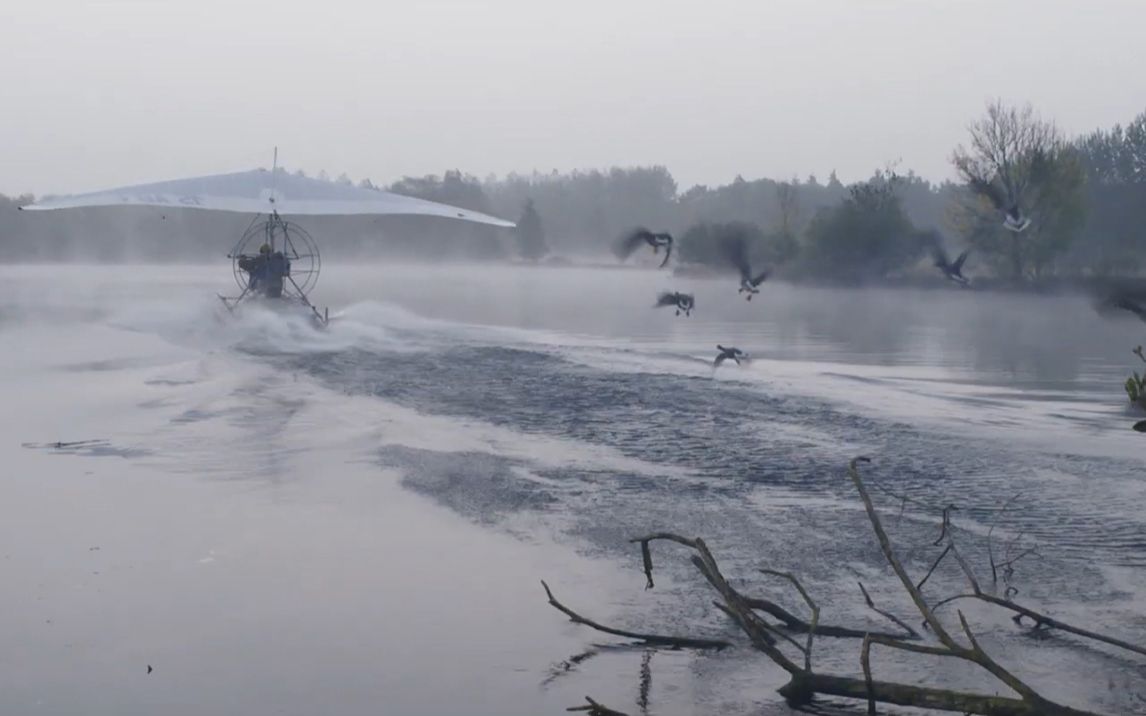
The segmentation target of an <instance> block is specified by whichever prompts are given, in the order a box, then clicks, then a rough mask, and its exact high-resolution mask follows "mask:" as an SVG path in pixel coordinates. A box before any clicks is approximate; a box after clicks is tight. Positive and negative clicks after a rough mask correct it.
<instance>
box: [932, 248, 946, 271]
mask: <svg viewBox="0 0 1146 716" xmlns="http://www.w3.org/2000/svg"><path fill="white" fill-rule="evenodd" d="M931 256H932V258H933V259H935V267H936V268H941V269H943V270H945V271H946V270H947V267H948V266H950V265H951V260H950V259H949V258H948V257H947V251H946V250H945V249H944V248H943V247H942V246H941V245H939V244H936V245H935V246H933V247H932V249H931Z"/></svg>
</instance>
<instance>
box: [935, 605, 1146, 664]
mask: <svg viewBox="0 0 1146 716" xmlns="http://www.w3.org/2000/svg"><path fill="white" fill-rule="evenodd" d="M963 599H977V600H978V601H981V602H986V603H987V604H994V605H995V606H997V607H1002V608H1003V609H1008V610H1010V611H1012V612H1014V613H1015V615H1014V616H1013V617H1011V621H1013V622H1014V623H1015V624H1018V625H1020V626H1021V625H1022V621H1023V617H1027V618H1028V619H1030V620H1031V621H1032V622H1034V628H1035V629H1040V628H1042V627H1049V628H1051V629H1058V630H1059V631H1063V632H1066V633H1067V634H1074V635H1075V636H1081V637H1085V638H1087V639H1093V640H1094V641H1097V642H1101V643H1103V644H1109V645H1111V646H1116V647H1118V648H1119V649H1125V650H1127V651H1132V652H1134V653H1135V654H1141V655H1143V656H1146V647H1143V646H1140V645H1138V644H1132V643H1130V642H1128V641H1123V640H1122V639H1116V638H1114V637H1112V636H1107V635H1105V634H1099V633H1098V632H1094V631H1090V630H1089V629H1083V628H1082V627H1076V626H1074V625H1073V624H1067V623H1066V622H1063V621H1059V620H1058V619H1055V618H1054V617H1051V616H1047V615H1046V614H1043V613H1041V612H1037V611H1035V610H1034V609H1030V608H1029V607H1024V606H1023V605H1021V604H1017V603H1016V602H1012V601H1010V600H1008V599H1003V598H1002V597H996V596H994V595H992V594H984V593H983V592H978V593H971V594H956V595H955V596H953V597H948V598H946V599H944V600H943V601H941V602H937V603H936V604H935V606H934V607H933V609H939V608H940V607H942V606H945V605H947V604H950V603H952V602H957V601H960V600H963Z"/></svg>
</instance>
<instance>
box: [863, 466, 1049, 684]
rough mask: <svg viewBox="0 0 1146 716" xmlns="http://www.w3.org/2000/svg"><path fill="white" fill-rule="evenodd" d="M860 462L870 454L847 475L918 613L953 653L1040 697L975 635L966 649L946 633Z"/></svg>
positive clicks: (956, 556) (892, 566)
mask: <svg viewBox="0 0 1146 716" xmlns="http://www.w3.org/2000/svg"><path fill="white" fill-rule="evenodd" d="M860 462H871V461H870V460H869V459H868V458H863V457H860V458H855V459H854V460H852V461H851V463H850V464H849V465H848V475H849V476H850V477H851V478H852V482H853V483H854V484H855V486H856V490H857V491H859V495H860V499H861V500H863V504H864V509H865V510H867V516H868V520H869V521H870V522H871V526H872V529H873V530H874V531H875V534H876V538H877V539H878V540H879V546H880V549H881V550H882V551H883V555H884V557H885V558H886V559H887V561H888V563H889V564H890V565H891V568H892V570H893V571H894V572H895V574H896V576H897V577H899V581H900V582H901V583H902V584H903V588H904V589H905V590H907V593H908V595H910V596H911V601H912V602H914V603H915V607H916V608H917V609H918V610H919V613H920V615H921V616H922V617H923V619H924V621H925V622H927V625H928V626H929V627H931V631H932V632H934V634H935V636H936V637H938V638H939V641H940V642H942V644H943V646H945V647H947V648H948V649H949V650H950V651H951V652H952V653H953V654H954V655H956V656H959V657H961V658H963V659H965V660H967V661H972V662H974V663H976V664H978V665H979V666H981V667H983V669H985V670H986V671H988V672H990V673H991V675H992V676H994V677H995V678H997V679H998V680H999V681H1002V682H1003V683H1004V684H1006V685H1007V686H1009V687H1010V688H1011V689H1012V690H1013V691H1015V692H1016V693H1017V694H1019V695H1020V696H1021V697H1022V698H1023V700H1024V701H1030V700H1035V699H1038V698H1040V697H1039V696H1038V694H1037V693H1036V692H1035V691H1034V689H1032V688H1031V687H1030V686H1027V685H1026V684H1025V683H1023V681H1022V680H1020V679H1019V678H1018V677H1017V676H1015V675H1014V674H1012V673H1011V672H1009V671H1007V670H1006V669H1004V668H1003V667H1001V666H999V665H998V664H997V663H995V661H993V660H992V659H991V658H990V657H988V656H987V655H986V653H985V652H983V650H982V649H979V648H978V646H977V645H976V644H975V643H974V640H973V639H972V643H971V648H970V649H967V648H966V647H963V646H961V645H960V644H959V643H958V642H956V641H955V640H954V639H953V638H952V637H951V635H950V634H948V633H947V630H946V629H945V628H944V627H943V625H942V624H941V623H940V621H939V619H938V618H937V617H936V616H935V614H934V613H933V612H932V611H931V609H929V608H928V606H927V602H926V601H924V599H923V594H922V593H920V591H919V590H918V589H916V588H915V584H914V583H913V582H912V581H911V578H910V577H909V576H908V575H907V570H906V569H904V567H903V565H902V564H901V563H900V561H899V557H897V556H896V554H895V550H894V549H892V546H891V540H889V539H888V537H887V532H886V531H885V530H884V529H883V523H882V522H881V521H880V519H879V514H878V513H877V512H876V510H875V506H874V505H873V504H872V501H871V497H870V496H869V495H868V493H867V489H866V488H865V487H864V483H863V480H862V479H861V478H860V475H859V469H858V468H857V465H858V464H859V463H860ZM949 544H950V545H951V552H952V554H953V555H954V556H955V559H956V560H958V561H959V564H960V565H961V566H963V567H964V571H966V572H967V576H968V578H969V579H971V580H972V583H973V584H974V586H975V591H976V592H978V591H979V588H978V583H977V582H975V581H974V575H973V574H971V572H970V567H969V566H967V565H966V563H965V562H964V561H963V558H962V557H961V556H960V555H959V550H958V549H956V548H955V546H954V542H951V541H949ZM968 635H969V632H968Z"/></svg>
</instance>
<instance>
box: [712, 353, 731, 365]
mask: <svg viewBox="0 0 1146 716" xmlns="http://www.w3.org/2000/svg"><path fill="white" fill-rule="evenodd" d="M726 358H728V356H727V355H726V354H724V353H721V354H720V355H718V356H716V360H714V361H712V367H713V368H719V367H720V364H721V363H723V362H724V360H725V359H726Z"/></svg>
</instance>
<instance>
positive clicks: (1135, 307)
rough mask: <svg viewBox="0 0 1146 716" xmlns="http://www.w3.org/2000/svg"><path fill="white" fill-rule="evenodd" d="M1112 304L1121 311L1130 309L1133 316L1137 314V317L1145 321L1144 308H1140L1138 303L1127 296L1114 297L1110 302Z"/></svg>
mask: <svg viewBox="0 0 1146 716" xmlns="http://www.w3.org/2000/svg"><path fill="white" fill-rule="evenodd" d="M1112 305H1113V306H1114V307H1115V308H1121V309H1122V310H1123V311H1130V312H1131V313H1133V314H1134V315H1135V316H1138V318H1139V319H1141V320H1143V321H1146V308H1142V306H1141V305H1140V304H1138V303H1136V302H1135V301H1133V300H1131V299H1129V298H1127V297H1126V296H1118V297H1116V298H1115V299H1114V301H1113V302H1112Z"/></svg>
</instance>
